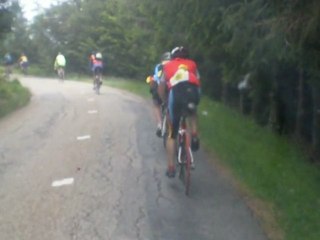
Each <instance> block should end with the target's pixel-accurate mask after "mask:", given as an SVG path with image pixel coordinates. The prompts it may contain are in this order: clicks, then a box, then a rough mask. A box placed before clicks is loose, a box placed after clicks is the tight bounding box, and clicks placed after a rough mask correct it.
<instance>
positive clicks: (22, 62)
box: [19, 53, 29, 74]
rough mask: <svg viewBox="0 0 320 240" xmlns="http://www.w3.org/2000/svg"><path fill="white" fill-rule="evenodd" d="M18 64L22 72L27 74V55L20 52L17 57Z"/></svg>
mask: <svg viewBox="0 0 320 240" xmlns="http://www.w3.org/2000/svg"><path fill="white" fill-rule="evenodd" d="M19 65H20V68H21V70H22V72H23V73H24V74H27V69H28V66H29V62H28V58H27V56H26V55H25V54H24V53H22V54H21V56H20V58H19Z"/></svg>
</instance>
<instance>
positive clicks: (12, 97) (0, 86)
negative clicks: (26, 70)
mask: <svg viewBox="0 0 320 240" xmlns="http://www.w3.org/2000/svg"><path fill="white" fill-rule="evenodd" d="M30 97H31V93H30V92H29V90H27V89H26V88H24V87H22V86H21V84H20V82H19V81H18V80H13V81H10V82H8V81H6V80H4V79H2V78H0V117H3V116H5V115H7V114H8V113H10V112H12V111H14V110H15V109H17V108H20V107H22V106H25V105H26V104H27V103H28V102H29V99H30Z"/></svg>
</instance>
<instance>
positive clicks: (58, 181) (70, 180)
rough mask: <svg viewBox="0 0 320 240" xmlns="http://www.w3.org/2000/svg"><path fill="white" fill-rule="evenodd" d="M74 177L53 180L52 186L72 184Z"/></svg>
mask: <svg viewBox="0 0 320 240" xmlns="http://www.w3.org/2000/svg"><path fill="white" fill-rule="evenodd" d="M73 182H74V179H73V178H65V179H62V180H57V181H53V182H52V184H51V186H52V187H61V186H63V185H71V184H73Z"/></svg>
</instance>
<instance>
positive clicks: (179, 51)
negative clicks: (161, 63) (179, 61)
mask: <svg viewBox="0 0 320 240" xmlns="http://www.w3.org/2000/svg"><path fill="white" fill-rule="evenodd" d="M188 56H189V52H188V50H187V49H186V48H185V47H183V46H180V47H175V48H174V49H172V51H171V58H187V57H188Z"/></svg>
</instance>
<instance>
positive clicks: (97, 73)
mask: <svg viewBox="0 0 320 240" xmlns="http://www.w3.org/2000/svg"><path fill="white" fill-rule="evenodd" d="M101 85H102V68H100V67H97V68H95V70H94V80H93V90H94V91H95V92H96V94H100V87H101Z"/></svg>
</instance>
